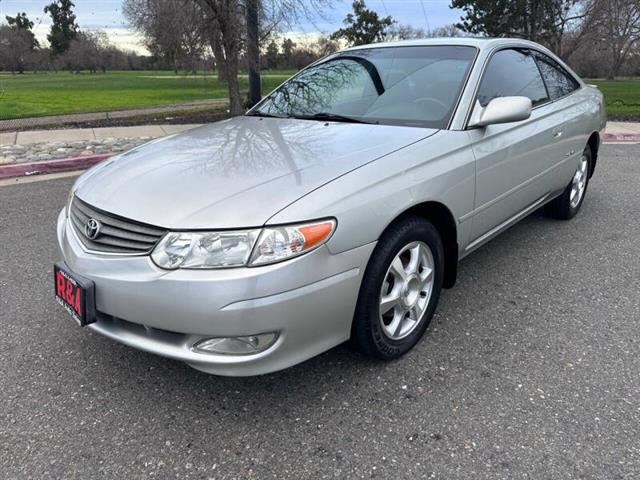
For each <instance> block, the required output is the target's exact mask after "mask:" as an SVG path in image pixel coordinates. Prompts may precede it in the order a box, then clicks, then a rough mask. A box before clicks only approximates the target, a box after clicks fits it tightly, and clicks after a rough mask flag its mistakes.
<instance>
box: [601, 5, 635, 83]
mask: <svg viewBox="0 0 640 480" xmlns="http://www.w3.org/2000/svg"><path fill="white" fill-rule="evenodd" d="M591 14H592V17H591V18H592V20H591V22H592V24H593V29H594V30H595V32H597V35H598V37H599V38H600V39H601V40H602V41H603V42H604V43H606V44H607V45H608V50H609V69H608V72H607V78H609V79H613V78H614V77H616V76H617V75H618V74H619V73H620V69H621V67H622V66H623V64H624V62H625V60H626V59H627V58H628V57H629V55H630V53H631V52H632V50H633V48H634V47H635V46H636V44H637V43H638V41H640V1H638V0H593V5H592V10H591Z"/></svg>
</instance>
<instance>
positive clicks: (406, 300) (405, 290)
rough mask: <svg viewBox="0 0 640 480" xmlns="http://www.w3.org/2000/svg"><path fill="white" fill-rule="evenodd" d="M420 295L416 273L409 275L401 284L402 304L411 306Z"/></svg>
mask: <svg viewBox="0 0 640 480" xmlns="http://www.w3.org/2000/svg"><path fill="white" fill-rule="evenodd" d="M419 297H420V279H419V278H418V276H417V275H415V274H414V275H410V276H409V277H407V279H406V280H405V282H404V285H403V286H402V294H401V296H400V298H401V300H402V304H403V305H404V306H405V307H406V308H407V309H409V308H413V306H415V304H416V303H417V302H418V298H419Z"/></svg>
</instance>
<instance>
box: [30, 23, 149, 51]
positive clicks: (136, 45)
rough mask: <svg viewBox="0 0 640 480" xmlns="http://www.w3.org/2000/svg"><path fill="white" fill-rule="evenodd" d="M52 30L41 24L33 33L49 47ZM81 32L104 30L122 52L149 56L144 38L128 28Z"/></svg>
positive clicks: (86, 28) (87, 28)
mask: <svg viewBox="0 0 640 480" xmlns="http://www.w3.org/2000/svg"><path fill="white" fill-rule="evenodd" d="M50 29H51V23H45V22H43V23H40V24H39V25H36V26H34V28H33V33H34V34H35V36H36V38H37V39H38V41H39V42H40V45H48V44H49V42H47V34H48V33H49V30H50ZM81 30H89V31H93V30H102V31H103V32H105V33H106V34H107V37H108V38H109V41H110V42H111V43H112V44H114V45H115V46H116V47H118V48H119V49H120V50H125V51H133V52H136V53H138V54H140V55H149V51H148V50H147V49H146V48H145V47H144V46H143V44H142V36H141V35H140V34H138V33H136V32H135V31H133V30H131V29H130V28H126V27H101V28H91V27H83V28H81Z"/></svg>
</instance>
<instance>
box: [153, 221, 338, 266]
mask: <svg viewBox="0 0 640 480" xmlns="http://www.w3.org/2000/svg"><path fill="white" fill-rule="evenodd" d="M335 226H336V222H335V220H323V221H320V222H313V223H305V224H301V225H288V226H282V227H267V228H264V229H262V230H260V229H251V230H237V231H227V232H169V233H167V234H166V235H165V236H164V237H163V239H162V240H161V241H160V243H158V245H157V246H156V247H155V248H154V249H153V253H152V254H151V258H152V260H153V261H154V262H155V264H156V265H158V266H159V267H160V268H165V269H168V270H174V269H177V268H193V269H214V268H230V267H243V266H257V265H265V264H268V263H275V262H280V261H282V260H286V259H288V258H293V257H297V256H298V255H302V254H303V253H306V252H309V251H311V250H313V249H315V248H318V247H319V246H320V245H322V244H324V243H325V242H326V241H327V240H329V238H330V237H331V234H332V233H333V231H334V230H335ZM252 252H253V253H252Z"/></svg>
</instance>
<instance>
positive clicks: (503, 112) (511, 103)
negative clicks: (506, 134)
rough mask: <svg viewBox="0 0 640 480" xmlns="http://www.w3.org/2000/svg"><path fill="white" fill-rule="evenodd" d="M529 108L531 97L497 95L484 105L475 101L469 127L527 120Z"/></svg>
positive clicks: (529, 113)
mask: <svg viewBox="0 0 640 480" xmlns="http://www.w3.org/2000/svg"><path fill="white" fill-rule="evenodd" d="M531 108H532V104H531V99H530V98H528V97H497V98H494V99H493V100H491V101H490V102H489V103H488V104H487V106H486V107H483V106H482V105H481V104H480V102H476V105H475V107H474V108H473V114H472V115H471V120H470V121H469V127H486V126H487V125H495V124H498V123H511V122H520V121H522V120H527V119H528V118H529V117H530V116H531Z"/></svg>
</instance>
